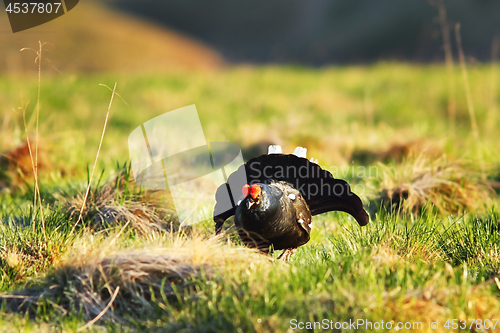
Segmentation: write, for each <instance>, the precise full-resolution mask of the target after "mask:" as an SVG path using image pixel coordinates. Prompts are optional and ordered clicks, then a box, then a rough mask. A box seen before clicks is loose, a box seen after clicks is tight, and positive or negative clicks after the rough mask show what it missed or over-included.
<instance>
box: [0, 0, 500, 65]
mask: <svg viewBox="0 0 500 333" xmlns="http://www.w3.org/2000/svg"><path fill="white" fill-rule="evenodd" d="M0 6H1V7H3V4H2V5H0ZM1 7H0V8H1ZM2 9H3V8H2ZM440 9H441V10H442V9H444V10H445V11H441V12H440ZM440 14H441V16H440ZM457 22H459V23H460V24H461V27H462V28H461V31H462V32H461V33H462V40H463V47H464V50H465V51H466V54H467V56H468V59H469V60H477V61H489V60H490V59H491V54H492V43H494V40H495V36H498V35H499V33H500V23H499V22H500V2H499V1H495V0H443V1H441V0H405V1H394V0H377V1H368V0H349V1H346V0H314V1H307V0H276V1H271V2H270V1H265V0H255V1H245V0H234V1H223V0H204V1H196V0H184V1H171V0H167V1H155V0H143V1H135V0H134V1H133V0H106V1H99V2H95V1H85V2H80V4H79V5H78V7H77V8H75V10H74V11H71V12H68V13H67V14H66V15H64V16H63V17H61V18H59V19H57V20H54V21H52V22H49V23H47V24H44V25H42V26H39V27H36V28H33V29H29V30H26V31H23V32H20V33H16V34H12V32H11V30H10V26H9V24H8V20H7V15H5V14H2V15H0V31H1V32H2V33H1V34H0V44H1V45H2V47H1V48H0V70H1V71H11V72H12V71H14V72H15V71H20V70H22V69H24V68H25V67H29V66H26V63H25V61H26V60H27V59H26V58H28V59H29V58H30V57H27V56H24V57H20V56H19V49H20V48H21V47H26V45H30V44H33V43H35V44H36V42H37V41H38V40H40V39H42V40H44V41H47V42H50V43H52V45H51V46H50V47H48V48H47V50H48V51H49V52H51V53H52V54H51V55H50V59H51V61H52V64H53V66H54V68H57V70H76V71H85V72H93V71H103V70H118V71H121V72H123V71H127V70H148V69H149V70H155V71H156V70H160V69H179V68H180V69H186V68H188V69H200V68H205V69H206V68H217V67H219V66H220V65H221V64H222V63H231V64H234V63H253V64H261V63H287V64H290V63H291V64H303V65H308V66H322V65H330V64H352V63H367V62H368V63H371V62H375V61H379V60H381V59H384V60H401V61H411V62H440V61H443V59H444V52H443V38H442V32H443V27H444V26H447V27H451V28H452V27H453V25H454V24H455V23H457ZM450 40H451V47H455V45H454V44H455V42H454V41H455V38H454V37H453V34H451V39H450ZM69 59H71V60H69Z"/></svg>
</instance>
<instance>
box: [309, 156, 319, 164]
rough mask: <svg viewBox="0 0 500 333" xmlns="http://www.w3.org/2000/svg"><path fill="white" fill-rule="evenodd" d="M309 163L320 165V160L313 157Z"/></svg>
mask: <svg viewBox="0 0 500 333" xmlns="http://www.w3.org/2000/svg"><path fill="white" fill-rule="evenodd" d="M309 161H310V162H312V163H314V164H318V160H317V159H315V158H312V157H311V159H310V160H309Z"/></svg>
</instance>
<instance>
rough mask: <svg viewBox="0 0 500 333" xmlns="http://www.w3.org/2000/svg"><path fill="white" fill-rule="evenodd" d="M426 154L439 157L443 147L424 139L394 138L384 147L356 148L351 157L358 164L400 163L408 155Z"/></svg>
mask: <svg viewBox="0 0 500 333" xmlns="http://www.w3.org/2000/svg"><path fill="white" fill-rule="evenodd" d="M424 153H425V154H426V155H427V156H432V157H439V156H441V155H443V148H442V147H441V144H439V143H438V142H431V141H429V140H424V139H414V140H395V141H393V142H391V143H390V144H389V145H388V146H387V147H386V148H384V149H357V150H354V151H353V152H352V155H351V158H352V159H353V160H354V161H356V162H358V163H360V164H371V163H374V162H384V163H387V162H397V163H401V162H402V161H403V160H404V159H405V158H407V157H408V156H410V155H418V154H424Z"/></svg>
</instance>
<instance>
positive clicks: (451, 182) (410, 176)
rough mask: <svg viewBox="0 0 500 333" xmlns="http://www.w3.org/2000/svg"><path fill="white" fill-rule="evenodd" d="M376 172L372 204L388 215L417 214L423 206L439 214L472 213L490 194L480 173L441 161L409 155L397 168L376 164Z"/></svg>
mask: <svg viewBox="0 0 500 333" xmlns="http://www.w3.org/2000/svg"><path fill="white" fill-rule="evenodd" d="M379 170H380V178H379V179H376V180H375V181H374V184H373V185H374V189H375V191H376V194H375V195H374V198H373V199H372V203H374V204H375V205H377V206H380V205H383V206H384V207H385V208H386V209H388V210H390V211H399V212H411V213H420V212H422V209H423V208H424V207H425V206H426V205H427V204H429V205H430V206H427V208H429V209H433V208H436V209H437V211H438V212H440V213H442V214H455V213H460V212H464V211H476V210H478V209H479V208H484V205H485V204H486V203H488V202H489V198H490V196H491V195H492V193H493V192H492V189H491V187H490V186H489V184H488V182H486V181H484V180H483V179H482V177H481V172H479V171H477V169H474V168H472V167H471V166H470V165H466V164H465V163H462V162H458V161H449V160H447V159H446V158H445V157H441V158H438V159H434V158H432V157H430V156H428V155H426V154H420V155H417V156H413V155H412V156H409V157H408V158H407V159H406V160H405V161H404V162H403V163H402V164H400V165H394V166H385V165H382V164H380V166H379Z"/></svg>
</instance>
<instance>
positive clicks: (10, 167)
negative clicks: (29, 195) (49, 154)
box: [0, 142, 48, 189]
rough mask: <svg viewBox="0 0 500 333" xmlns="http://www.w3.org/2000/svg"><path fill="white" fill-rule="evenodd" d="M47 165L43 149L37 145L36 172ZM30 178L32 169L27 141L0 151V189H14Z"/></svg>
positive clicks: (31, 177)
mask: <svg viewBox="0 0 500 333" xmlns="http://www.w3.org/2000/svg"><path fill="white" fill-rule="evenodd" d="M47 166H48V162H47V159H46V157H45V153H44V150H43V148H40V147H39V152H38V168H37V172H38V173H40V171H41V170H44V169H46V168H47ZM30 179H33V169H32V163H31V157H30V152H29V148H28V143H27V142H24V143H22V144H21V145H18V146H17V147H14V148H12V149H10V150H8V151H7V152H5V153H0V189H2V188H6V187H9V188H12V189H15V188H16V187H18V186H20V185H24V184H25V182H26V180H30Z"/></svg>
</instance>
